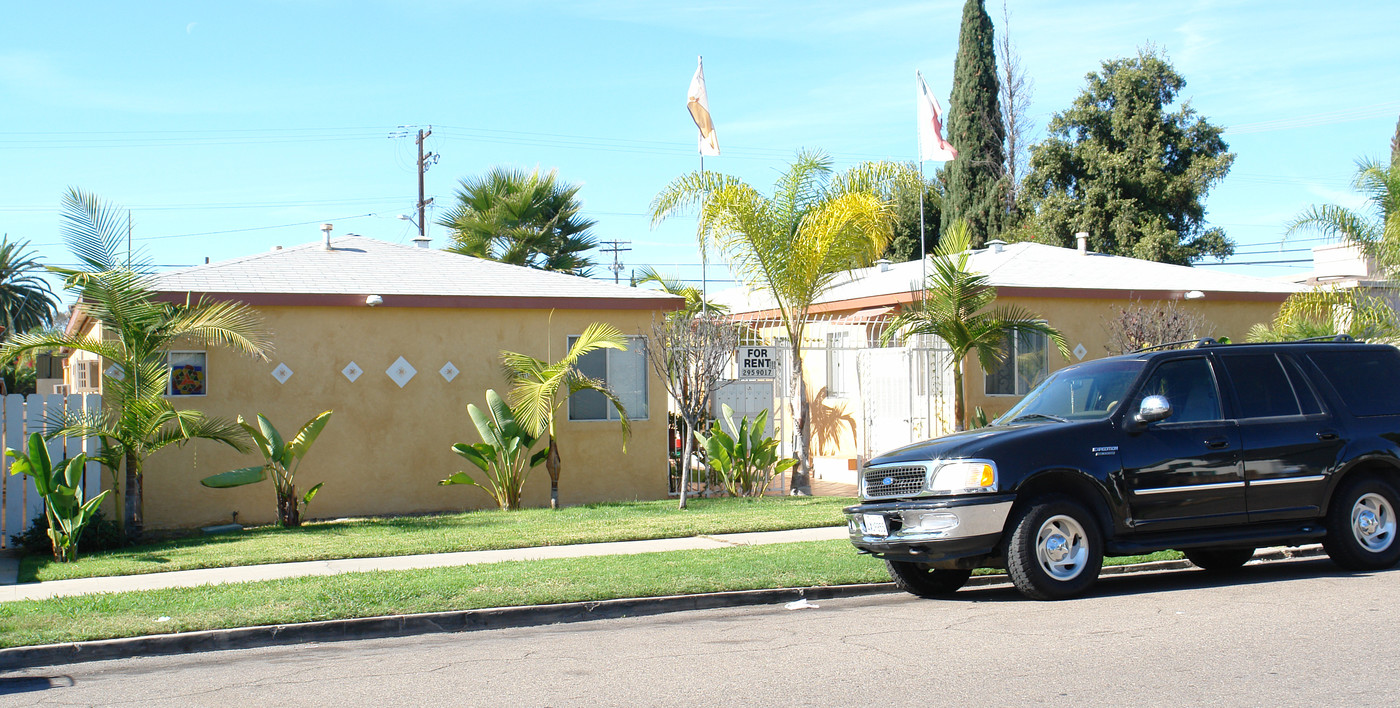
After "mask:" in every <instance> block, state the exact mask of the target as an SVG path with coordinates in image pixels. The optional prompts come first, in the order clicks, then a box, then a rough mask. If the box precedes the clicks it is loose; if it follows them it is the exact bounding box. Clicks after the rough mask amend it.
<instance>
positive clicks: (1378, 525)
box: [1322, 476, 1400, 570]
mask: <svg viewBox="0 0 1400 708" xmlns="http://www.w3.org/2000/svg"><path fill="white" fill-rule="evenodd" d="M1397 508H1400V493H1397V492H1396V490H1395V486H1394V485H1392V484H1391V483H1390V482H1389V481H1387V480H1384V479H1381V478H1379V477H1370V476H1367V477H1358V478H1355V479H1352V480H1349V481H1347V482H1344V483H1343V484H1342V486H1341V488H1340V489H1338V490H1337V494H1336V496H1335V497H1333V498H1332V504H1331V506H1330V508H1329V509H1328V510H1327V535H1326V536H1325V537H1323V539H1322V546H1323V548H1326V549H1327V555H1329V556H1331V557H1332V562H1334V563H1336V564H1337V565H1339V566H1341V567H1343V568H1346V569H1347V570H1381V569H1384V568H1389V567H1391V566H1393V565H1395V563H1396V561H1400V543H1397V542H1396V538H1395V532H1396V518H1395V511H1396V509H1397Z"/></svg>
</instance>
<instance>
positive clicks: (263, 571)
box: [0, 526, 847, 602]
mask: <svg viewBox="0 0 1400 708" xmlns="http://www.w3.org/2000/svg"><path fill="white" fill-rule="evenodd" d="M846 537H847V536H846V527H845V526H830V527H825V528H815V529H794V530H791V531H766V532H758V533H729V534H716V535H713V536H692V537H688V538H659V539H652V540H646V541H617V542H613V543H581V544H575V545H570V546H534V547H530V548H514V549H507V550H498V551H461V552H458V553H427V554H422V555H414V556H388V557H384V558H345V559H341V560H327V561H303V562H298V563H273V564H268V565H249V566H240V567H236V568H202V569H199V570H178V571H173V572H169V573H148V574H145V575H118V576H109V577H103V578H80V579H75V580H51V581H49V582H44V583H25V584H23V585H16V584H15V581H16V576H17V575H18V571H19V560H18V559H16V558H13V557H0V602H6V601H11V600H42V599H44V598H49V597H68V596H72V595H88V594H92V593H101V592H127V591H131V590H156V589H160V588H187V587H196V586H199V585H219V584H222V583H244V582H254V581H258V580H278V579H281V578H298V577H304V576H309V575H337V574H340V573H362V572H366V571H373V570H410V569H415V568H443V567H449V566H463V565H476V564H479V563H500V562H502V561H516V560H543V559H547V558H583V557H587V556H617V555H632V554H636V553H655V552H658V551H689V550H707V549H716V548H732V547H735V546H754V545H762V544H770V543H797V542H800V541H828V540H833V539H844V538H846Z"/></svg>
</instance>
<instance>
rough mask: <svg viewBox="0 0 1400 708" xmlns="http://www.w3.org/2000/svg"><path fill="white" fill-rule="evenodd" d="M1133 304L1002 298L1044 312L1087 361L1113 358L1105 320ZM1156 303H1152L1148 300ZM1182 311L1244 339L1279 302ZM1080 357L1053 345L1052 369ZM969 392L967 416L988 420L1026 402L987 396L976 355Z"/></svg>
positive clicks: (1190, 304) (1197, 304)
mask: <svg viewBox="0 0 1400 708" xmlns="http://www.w3.org/2000/svg"><path fill="white" fill-rule="evenodd" d="M1125 304H1127V302H1126V301H1124V300H1110V299H1075V298H1022V297H999V298H997V305H998V306H1002V305H1007V306H1019V307H1023V308H1025V309H1027V310H1029V311H1030V312H1032V313H1034V314H1036V315H1039V316H1040V317H1041V318H1042V319H1044V320H1045V321H1046V322H1049V323H1050V324H1051V325H1053V326H1054V327H1055V328H1056V329H1059V330H1060V333H1061V334H1063V335H1064V337H1065V344H1066V345H1067V346H1068V347H1069V348H1070V350H1071V352H1073V350H1074V348H1075V347H1076V346H1077V345H1079V344H1083V345H1084V349H1085V350H1086V353H1085V355H1084V359H1083V360H1084V361H1088V360H1090V359H1101V358H1103V357H1105V356H1109V352H1108V351H1107V350H1106V349H1105V348H1104V343H1105V342H1106V341H1107V340H1108V334H1107V332H1106V331H1105V329H1104V321H1105V320H1108V319H1112V318H1113V317H1115V316H1116V314H1117V312H1118V308H1121V307H1123V306H1124V305H1125ZM1142 304H1144V305H1148V306H1150V305H1151V304H1152V303H1151V302H1144V303H1142ZM1179 307H1181V309H1183V310H1185V311H1188V312H1199V313H1201V314H1202V315H1204V316H1205V318H1206V321H1207V322H1209V323H1210V324H1211V325H1213V326H1214V328H1215V329H1214V331H1213V332H1212V333H1211V335H1210V336H1213V337H1216V338H1217V339H1218V338H1220V337H1229V338H1230V339H1231V340H1232V341H1235V342H1242V341H1244V338H1245V335H1246V334H1247V333H1248V332H1249V328H1250V327H1252V326H1254V325H1255V324H1257V323H1260V322H1268V321H1270V320H1272V319H1273V317H1274V315H1275V314H1276V313H1277V312H1278V307H1279V303H1278V302H1267V301H1256V300H1214V301H1211V300H1209V299H1207V300H1199V301H1190V300H1185V301H1181V302H1180V303H1179ZM1078 361H1080V359H1078V358H1077V357H1075V356H1074V355H1073V354H1072V353H1071V355H1070V358H1069V359H1068V360H1066V359H1065V358H1064V357H1062V356H1060V354H1059V352H1058V351H1056V350H1055V348H1054V345H1053V344H1051V345H1050V369H1051V370H1052V371H1053V370H1055V369H1061V368H1064V367H1066V366H1069V365H1070V363H1072V362H1074V363H1077V362H1078ZM963 372H964V373H963V381H964V389H963V390H964V393H965V395H966V399H967V415H968V417H969V418H971V417H972V414H973V412H974V411H975V410H976V408H975V407H976V406H981V407H982V410H984V411H986V413H987V418H988V420H990V419H992V418H995V417H996V416H999V415H1001V414H1002V413H1005V412H1006V411H1007V410H1009V409H1010V408H1011V406H1013V405H1015V404H1016V402H1017V401H1020V400H1021V397H1020V396H989V395H987V394H986V392H985V391H986V375H985V374H984V373H983V372H982V367H981V366H980V365H979V364H978V363H977V358H976V357H975V356H969V357H968V358H967V360H966V361H965V362H964V363H963Z"/></svg>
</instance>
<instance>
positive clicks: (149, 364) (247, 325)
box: [0, 189, 271, 541]
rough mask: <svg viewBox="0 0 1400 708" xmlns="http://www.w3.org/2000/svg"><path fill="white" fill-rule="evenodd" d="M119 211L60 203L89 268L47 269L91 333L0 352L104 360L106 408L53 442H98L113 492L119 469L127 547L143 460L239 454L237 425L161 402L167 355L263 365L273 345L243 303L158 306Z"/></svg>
mask: <svg viewBox="0 0 1400 708" xmlns="http://www.w3.org/2000/svg"><path fill="white" fill-rule="evenodd" d="M124 222H125V219H124V218H123V217H122V215H121V214H120V210H118V209H117V208H115V207H114V206H112V205H109V204H106V203H103V202H102V201H100V200H98V199H97V198H96V197H94V196H93V195H90V194H87V193H85V192H82V191H81V190H78V189H70V190H69V191H68V193H67V194H65V195H64V197H63V227H62V228H63V235H64V240H65V241H67V243H68V247H69V248H70V249H72V251H73V253H74V255H76V256H77V257H78V259H79V260H81V261H82V262H83V264H84V265H85V266H86V269H83V270H75V269H65V268H53V267H51V268H50V270H51V271H53V272H56V273H59V274H61V275H63V276H64V277H65V279H66V280H65V283H64V286H65V287H66V288H67V289H68V290H70V291H71V292H73V293H75V294H77V295H78V307H79V308H80V309H81V310H83V311H84V312H86V313H87V314H88V315H89V316H90V317H92V318H93V319H94V320H96V321H97V322H99V323H101V325H100V329H99V330H97V331H94V332H93V333H91V334H84V333H82V332H79V331H75V332H71V333H68V332H62V331H56V330H50V331H37V332H27V333H23V334H19V335H17V336H15V337H13V338H11V339H10V340H9V341H7V342H5V344H4V345H3V346H0V361H10V360H12V359H14V358H16V357H19V356H22V355H24V354H26V353H28V352H33V351H36V350H42V349H55V348H60V347H66V348H69V349H76V350H81V351H85V352H91V353H93V354H96V355H98V356H101V357H103V359H105V360H106V362H108V363H109V364H111V366H109V368H108V372H109V373H108V375H107V376H105V377H104V380H103V386H102V389H103V393H104V403H105V404H106V406H105V410H103V411H100V412H97V413H92V414H86V415H74V414H70V415H67V416H66V417H65V418H64V420H63V421H62V426H61V429H60V430H58V431H57V432H56V433H55V434H57V435H64V436H70V437H98V438H101V440H102V443H103V450H102V453H101V457H100V459H101V461H102V462H103V464H104V465H105V466H106V467H107V468H108V470H110V471H111V473H112V475H113V483H114V486H115V482H116V474H117V470H118V468H119V467H124V469H125V476H126V481H125V485H124V487H123V491H124V509H123V512H124V513H123V530H124V532H125V534H126V536H127V539H128V540H129V541H134V540H136V539H139V538H140V536H141V531H142V515H141V505H142V504H141V503H142V491H141V482H142V478H141V469H142V466H143V464H144V462H145V460H146V458H148V457H150V456H151V455H153V454H155V453H156V452H159V451H160V450H162V449H164V448H166V447H168V446H170V445H183V444H184V443H186V442H189V441H190V440H194V439H196V438H203V439H207V440H214V441H217V442H221V443H224V444H226V445H229V446H231V447H233V448H234V449H237V450H239V451H240V452H241V451H246V448H247V446H246V443H245V441H246V440H247V437H246V435H245V434H244V433H243V431H242V430H241V429H240V428H239V427H238V425H237V424H236V423H234V422H233V421H229V420H224V419H221V418H211V417H208V416H205V415H204V414H203V413H201V412H199V411H194V410H176V409H175V408H174V406H172V405H171V404H170V401H168V400H167V399H166V398H165V393H166V386H167V383H168V380H169V371H168V365H167V363H166V350H168V349H169V348H170V347H171V346H172V345H174V344H175V343H177V342H179V343H181V344H184V343H192V344H197V345H204V346H226V347H231V348H233V349H234V350H236V351H240V352H242V353H245V354H248V355H250V356H255V357H259V358H262V359H266V358H267V352H268V351H269V350H270V349H271V342H270V340H269V335H268V333H267V331H266V330H265V329H264V328H263V326H262V318H261V316H260V315H259V314H258V313H257V311H256V310H253V309H252V308H249V307H247V306H246V305H243V304H241V303H231V302H206V301H203V300H200V301H198V302H195V303H193V304H190V303H185V304H174V303H165V302H158V301H157V300H156V299H155V293H154V292H152V291H151V289H150V285H151V280H150V278H151V276H150V274H149V272H148V270H149V265H148V264H147V263H146V261H145V259H144V258H141V257H139V256H138V257H136V258H135V260H133V257H132V256H130V255H128V254H127V253H125V248H126V227H125V223H124Z"/></svg>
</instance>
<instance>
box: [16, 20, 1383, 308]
mask: <svg viewBox="0 0 1400 708" xmlns="http://www.w3.org/2000/svg"><path fill="white" fill-rule="evenodd" d="M962 5H963V3H962V2H961V1H932V2H852V1H850V0H846V1H844V2H827V1H824V0H809V1H806V2H787V1H785V0H781V1H772V2H762V3H757V2H737V1H736V2H728V1H725V0H719V1H711V2H703V3H691V2H681V1H677V2H663V3H659V2H645V1H636V2H633V1H630V0H579V1H576V2H543V1H530V0H525V1H522V2H512V3H498V2H491V3H486V2H469V1H454V0H435V1H413V0H396V1H394V2H371V1H362V2H330V1H329V0H324V1H316V0H301V1H291V0H289V1H285V2H269V1H259V0H248V1H246V2H242V3H191V2H142V3H98V2H86V1H80V2H74V3H24V4H21V5H18V6H15V7H11V8H9V9H7V12H6V21H5V22H4V23H3V25H0V232H4V233H7V234H9V236H10V238H11V239H23V240H28V241H30V242H31V243H32V244H33V246H34V247H35V249H36V250H38V251H39V252H40V254H41V255H42V256H43V257H44V258H45V259H46V260H47V261H49V262H53V263H68V262H71V261H72V260H73V259H72V257H71V256H70V255H69V254H68V253H67V250H66V249H65V248H64V247H63V245H62V241H61V237H60V235H59V219H58V208H59V199H60V197H61V195H62V193H63V192H64V190H65V189H66V188H67V187H68V186H70V185H72V186H78V187H81V188H83V189H86V190H88V191H91V192H94V193H96V194H98V195H100V196H102V197H103V198H105V199H107V200H108V201H111V202H114V203H117V204H120V205H122V206H125V207H129V208H130V209H131V211H132V226H133V236H134V238H135V240H136V243H137V245H138V246H141V247H144V248H145V249H146V250H147V252H148V253H149V255H150V256H151V258H152V259H153V260H154V262H156V263H158V264H161V265H170V266H174V265H192V264H195V263H202V262H203V261H204V259H205V258H206V257H207V258H210V259H212V260H214V261H218V260H222V259H226V258H232V257H236V256H241V255H247V254H250V253H255V252H259V251H265V250H267V249H269V248H271V247H273V246H276V245H285V246H290V245H294V244H298V243H305V242H308V241H313V240H317V239H319V238H320V232H319V231H318V227H319V224H321V223H322V222H332V223H334V224H335V233H337V234H345V233H350V232H353V233H358V234H362V235H365V236H371V237H374V238H380V239H384V240H388V241H395V242H404V243H407V242H408V241H409V240H410V239H412V237H413V236H414V235H415V229H414V227H412V226H411V225H410V224H409V223H408V222H406V221H401V220H399V219H398V218H397V216H398V215H399V214H407V213H410V212H411V211H412V208H413V203H414V200H415V199H416V196H417V191H416V190H417V183H416V177H415V171H414V145H413V141H412V139H409V138H390V137H388V136H389V135H390V134H392V133H393V132H394V131H395V129H396V127H397V126H401V125H408V126H415V127H416V126H428V125H431V126H433V136H432V137H431V138H429V141H428V147H429V149H430V150H432V151H434V152H437V153H439V154H440V155H441V161H440V162H439V163H438V164H437V165H436V166H434V167H433V168H432V169H431V171H430V172H429V173H428V176H427V192H428V194H429V195H430V196H433V197H435V198H436V200H437V203H438V205H447V204H448V203H450V201H451V200H452V196H453V192H454V189H455V188H456V185H457V180H458V179H460V178H462V177H465V176H469V175H473V174H478V173H480V172H483V171H485V170H486V169H488V168H490V167H491V166H493V165H514V166H521V167H535V166H540V167H543V168H546V169H550V168H557V169H558V170H559V174H560V176H561V177H562V178H564V179H566V180H569V181H572V182H577V183H580V184H582V185H583V187H582V190H581V192H580V196H581V198H582V199H583V201H584V203H585V207H586V211H587V213H588V214H589V215H590V216H591V217H593V218H595V219H596V220H597V221H598V226H597V227H596V229H595V231H596V233H597V235H598V237H599V238H600V239H602V240H608V241H611V240H620V241H625V242H628V244H627V245H626V247H630V248H631V249H632V250H630V251H628V252H626V253H624V254H622V256H623V261H624V265H625V266H626V268H627V269H629V270H630V269H631V268H634V267H638V266H641V265H654V266H656V267H657V268H659V269H660V270H662V271H663V272H670V273H676V274H680V275H682V276H683V277H686V278H692V279H693V278H698V276H699V261H700V259H699V254H698V251H697V248H696V245H695V239H694V229H693V222H689V223H687V222H685V221H683V220H679V219H678V220H675V221H673V222H668V223H667V224H664V225H662V227H660V228H658V229H656V230H652V229H650V228H649V224H648V219H647V218H646V216H645V212H646V210H647V205H648V203H649V201H650V200H651V198H652V196H654V195H655V194H656V192H657V191H659V190H660V189H661V188H662V187H663V186H664V185H665V184H666V183H667V182H668V181H669V180H670V179H672V178H673V177H675V176H677V175H680V174H682V173H684V172H687V171H690V170H694V169H696V168H697V166H698V157H697V155H696V152H695V128H694V124H693V123H692V122H691V121H690V118H689V116H688V114H687V113H686V110H685V92H686V88H687V85H688V84H689V81H690V77H691V74H692V73H693V72H694V70H695V60H696V56H697V55H704V57H705V74H706V80H707V84H708V89H709V99H710V109H711V112H712V114H713V116H714V118H715V123H716V126H717V130H718V133H719V139H720V144H721V146H722V148H723V151H724V154H723V155H722V156H720V157H713V158H708V159H707V160H706V168H707V169H712V170H717V171H723V172H728V173H731V174H736V175H739V176H741V177H743V178H745V179H747V180H749V181H751V182H752V183H754V184H755V185H758V186H760V187H761V188H763V189H765V190H766V189H767V188H768V187H769V186H770V185H771V183H772V181H773V179H774V178H775V177H776V175H777V174H778V172H779V171H780V170H781V169H782V168H783V167H784V165H785V164H786V163H787V161H788V159H789V158H791V156H792V155H793V154H794V152H795V151H796V150H798V149H799V148H803V147H810V148H822V149H825V150H827V151H828V152H830V153H831V154H832V155H833V157H834V158H835V159H836V161H837V164H838V166H839V167H844V166H849V165H851V164H854V163H856V162H859V161H861V160H867V159H897V160H909V159H913V155H914V150H915V136H914V103H913V98H914V80H913V75H914V71H915V70H916V69H918V70H922V72H923V74H924V76H925V77H926V78H927V80H928V82H929V85H930V87H931V88H932V89H933V91H934V92H935V93H936V94H937V95H939V96H940V97H942V100H943V101H944V103H945V105H946V102H947V96H948V94H949V91H950V83H951V79H952V73H953V58H954V55H955V52H956V49H957V32H958V23H959V18H960V17H961V11H962ZM1007 5H1008V9H1009V11H1010V23H1009V29H1010V33H1011V38H1012V41H1013V43H1014V44H1015V46H1016V47H1017V49H1018V51H1019V52H1020V54H1021V55H1022V59H1023V63H1024V66H1025V68H1026V70H1027V72H1028V74H1029V75H1030V77H1031V78H1032V79H1033V81H1034V82H1035V92H1034V96H1033V103H1032V106H1031V113H1032V119H1033V121H1034V123H1035V125H1036V128H1037V132H1039V131H1043V129H1044V126H1045V123H1046V122H1047V121H1048V120H1049V118H1050V116H1051V115H1052V114H1053V113H1055V112H1057V111H1061V110H1063V109H1065V108H1067V107H1068V106H1069V105H1070V103H1071V102H1072V101H1073V99H1074V97H1075V96H1076V95H1077V94H1078V93H1079V91H1080V89H1081V88H1082V87H1083V84H1084V75H1085V74H1086V73H1088V72H1090V71H1093V70H1096V69H1097V68H1098V67H1099V63H1100V62H1101V61H1102V60H1104V59H1109V58H1115V57H1120V56H1127V55H1132V54H1134V53H1136V51H1137V48H1138V47H1140V46H1142V45H1144V44H1146V43H1148V42H1152V43H1155V44H1156V45H1157V46H1159V47H1160V48H1162V49H1164V50H1165V51H1166V53H1167V54H1168V56H1169V57H1170V59H1171V60H1172V62H1173V63H1174V65H1175V66H1176V68H1177V70H1178V71H1179V72H1180V73H1181V74H1182V75H1183V76H1184V77H1185V78H1186V80H1187V86H1186V89H1185V92H1184V94H1185V96H1186V97H1188V98H1189V99H1190V100H1191V102H1192V105H1193V106H1194V107H1195V108H1196V109H1197V110H1198V111H1199V112H1200V113H1202V114H1203V115H1205V116H1206V117H1207V118H1208V119H1209V120H1210V121H1212V122H1213V123H1215V124H1217V125H1222V126H1225V127H1226V128H1227V129H1228V130H1227V134H1226V140H1227V142H1228V143H1229V145H1230V147H1231V149H1232V150H1233V151H1234V152H1235V153H1236V154H1237V155H1238V157H1237V159H1236V162H1235V166H1234V168H1233V170H1232V171H1231V173H1230V175H1229V177H1227V178H1226V180H1225V181H1224V183H1222V184H1221V185H1219V186H1217V187H1216V189H1215V190H1214V191H1213V192H1212V193H1211V195H1210V197H1209V200H1208V202H1207V206H1208V209H1209V215H1208V219H1209V221H1210V223H1212V224H1215V225H1219V226H1222V227H1224V228H1225V230H1226V233H1227V234H1228V235H1229V236H1230V237H1231V238H1233V239H1234V240H1235V241H1236V242H1237V243H1238V250H1239V252H1240V255H1238V256H1236V257H1235V258H1232V259H1231V261H1232V262H1233V263H1236V264H1247V265H1225V266H1220V265H1208V266H1207V267H1212V268H1225V269H1229V270H1233V271H1236V272H1245V273H1250V274H1255V275H1278V274H1287V273H1296V272H1305V271H1306V270H1307V267H1308V264H1307V263H1292V264H1281V265H1248V264H1256V263H1260V262H1264V261H1280V260H1299V259H1303V260H1306V259H1307V258H1309V253H1308V252H1307V250H1306V249H1307V247H1309V246H1311V245H1316V242H1315V241H1308V240H1306V237H1301V238H1298V237H1295V238H1293V239H1289V241H1288V242H1287V243H1286V244H1284V245H1283V246H1282V249H1283V250H1280V239H1281V238H1282V236H1283V229H1284V227H1283V225H1284V224H1285V223H1286V222H1287V220H1288V219H1289V218H1290V217H1292V216H1294V215H1296V214H1297V213H1298V212H1299V211H1300V210H1301V209H1303V208H1304V207H1305V206H1307V205H1309V204H1312V203H1316V202H1338V203H1343V204H1347V205H1349V206H1359V202H1357V201H1356V197H1355V195H1354V194H1353V193H1352V192H1351V191H1350V190H1349V188H1348V185H1349V179H1350V176H1351V174H1352V172H1353V168H1354V164H1355V160H1356V159H1357V158H1358V157H1361V156H1367V155H1369V156H1375V157H1385V156H1386V155H1387V154H1388V145H1389V140H1390V137H1391V135H1393V134H1394V131H1395V123H1396V119H1397V117H1400V72H1396V71H1395V67H1397V66H1400V43H1396V42H1394V41H1392V40H1393V32H1394V29H1395V28H1396V27H1397V26H1400V5H1395V4H1392V3H1376V2H1346V1H1341V2H1331V3H1316V2H1277V1H1275V2H1255V1H1238V2H1228V1H1223V2H1175V3H1161V2H1122V1H1113V2H1101V1H1084V2H1063V3H1062V2H1028V1H1027V0H1007ZM988 11H989V13H990V14H991V15H992V17H993V18H994V20H995V22H996V24H997V31H998V32H1002V31H1004V30H1005V26H1004V25H1003V22H1002V6H1001V3H1000V2H999V1H997V0H993V1H992V2H989V6H988ZM934 166H935V165H933V164H929V165H928V166H927V167H928V169H929V170H930V171H931V170H932V168H933V167H934ZM434 218H435V217H433V216H432V215H431V214H430V217H429V220H430V221H431V220H433V219H434ZM429 235H430V236H432V237H434V245H442V244H443V243H444V234H443V232H442V230H441V228H440V227H436V226H433V227H431V228H430V233H429ZM1295 249H1303V250H1295ZM603 258H604V256H602V255H601V254H600V256H599V257H598V258H596V259H595V260H602V259H603ZM596 275H598V276H599V277H610V276H611V273H610V272H608V271H607V270H605V269H603V268H599V269H598V270H597V272H596ZM625 277H626V272H624V278H625ZM711 277H712V278H713V279H714V280H715V281H723V279H724V278H726V277H727V276H726V275H725V274H724V273H723V271H722V270H720V269H712V270H711ZM726 285H727V283H724V282H712V283H711V288H712V289H713V288H720V287H724V286H726Z"/></svg>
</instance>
